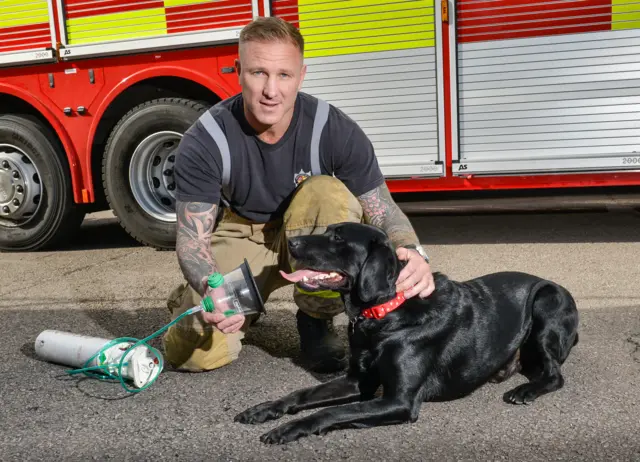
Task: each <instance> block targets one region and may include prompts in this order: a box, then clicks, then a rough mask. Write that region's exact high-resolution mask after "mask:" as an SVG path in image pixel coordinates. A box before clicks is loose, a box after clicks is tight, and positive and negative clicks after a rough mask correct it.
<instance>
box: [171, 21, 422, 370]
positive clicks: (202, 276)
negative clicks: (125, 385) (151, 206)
mask: <svg viewBox="0 0 640 462" xmlns="http://www.w3.org/2000/svg"><path fill="white" fill-rule="evenodd" d="M303 52H304V41H303V38H302V36H301V35H300V33H299V31H298V30H297V29H296V28H295V27H294V26H292V25H291V24H289V23H287V22H285V21H283V20H282V19H279V18H258V19H256V20H254V21H253V22H251V23H250V24H249V25H247V26H246V27H245V28H244V29H243V30H242V33H241V35H240V43H239V60H238V61H237V62H236V68H237V73H238V76H239V82H240V86H241V88H242V92H241V93H240V94H238V95H236V96H233V97H231V98H228V99H226V100H224V101H222V102H220V103H218V104H216V105H215V106H214V107H212V108H211V109H209V110H208V111H207V112H205V113H204V114H203V115H202V116H201V117H200V119H199V120H198V121H196V123H194V124H193V126H192V127H191V128H190V129H189V130H188V131H187V132H186V133H185V134H184V136H183V138H182V141H181V143H180V146H179V148H178V152H177V155H176V164H175V171H174V176H175V181H176V200H177V204H176V209H177V210H176V213H177V222H178V224H177V242H176V247H177V249H176V251H177V256H178V261H179V264H180V268H181V270H182V273H183V275H184V278H185V279H186V282H185V283H184V284H182V285H180V286H179V287H178V288H176V289H175V290H174V291H173V292H172V293H171V295H170V297H169V301H168V307H169V309H170V311H171V312H172V317H173V319H175V318H176V317H178V316H179V315H180V314H182V313H183V312H184V311H185V310H187V309H189V308H191V307H193V306H195V305H197V304H199V303H200V300H201V299H202V297H203V296H205V295H207V291H208V290H209V289H208V287H207V278H208V276H209V275H210V274H211V273H213V272H216V271H217V272H220V273H222V274H226V273H228V272H230V271H231V270H233V269H235V268H236V267H238V266H239V265H240V264H241V263H242V262H243V261H244V259H245V258H246V259H247V261H248V262H249V266H250V267H251V271H252V272H253V274H254V276H255V279H256V283H257V285H258V288H259V290H260V292H261V295H262V298H263V300H264V301H265V302H266V300H267V299H268V298H269V295H270V294H271V293H272V292H273V291H274V290H276V289H279V288H281V287H283V286H285V285H287V284H290V283H289V282H288V281H287V280H285V279H284V278H282V277H281V276H280V270H283V271H285V272H287V273H289V272H291V271H292V270H294V269H295V261H292V259H291V258H290V256H289V254H288V252H287V239H288V238H289V237H292V236H299V235H303V234H320V233H323V232H324V231H325V229H326V227H327V226H328V225H330V224H334V223H339V222H344V221H353V222H362V221H363V222H367V223H371V224H373V225H376V226H379V227H380V228H382V229H384V230H385V231H386V232H387V233H388V234H389V236H390V238H391V240H392V242H393V243H394V245H395V246H396V248H397V253H398V256H399V258H401V259H403V260H408V264H407V266H406V268H405V269H404V270H403V272H402V273H401V274H400V276H399V278H398V290H399V291H406V292H405V295H406V297H408V298H410V297H413V296H421V297H427V296H428V295H429V294H430V293H431V292H432V291H433V288H434V284H433V276H432V274H431V270H430V267H429V264H428V258H427V257H426V254H425V253H424V250H423V249H422V247H421V246H420V244H419V241H418V238H417V236H416V234H415V232H414V230H413V228H412V226H411V224H410V222H409V220H408V219H407V217H406V216H405V215H404V214H403V213H402V212H401V211H400V209H399V208H398V206H397V205H396V204H395V203H394V201H393V199H392V198H391V195H390V193H389V190H388V189H387V188H386V185H385V182H384V177H383V175H382V172H381V171H380V168H379V166H378V163H377V160H376V156H375V152H374V150H373V146H372V144H371V142H370V140H369V139H368V138H367V136H366V135H365V133H364V131H363V130H362V129H361V128H360V127H359V126H358V125H357V123H356V122H354V121H353V120H352V119H351V118H349V117H348V116H347V115H346V114H345V113H343V112H342V111H340V110H339V109H337V108H336V107H334V106H332V105H330V104H327V103H326V102H324V101H322V100H320V99H318V98H314V97H312V96H310V95H308V94H305V93H302V92H301V91H300V89H301V88H302V82H303V80H304V76H305V73H306V66H305V65H304V60H303ZM221 202H224V203H225V205H226V206H225V207H224V208H223V210H222V211H221V210H219V204H220V203H221ZM220 212H222V213H221V214H222V217H221V219H220V221H219V223H218V224H217V226H216V223H217V217H218V215H219V214H220ZM294 300H295V303H296V305H297V306H298V308H299V309H298V312H297V314H296V318H297V327H298V332H299V334H300V347H301V351H302V354H303V357H304V359H305V360H306V361H307V362H308V363H309V366H310V369H312V370H315V371H318V372H334V371H338V370H340V369H342V368H343V367H344V366H345V362H344V360H345V351H344V349H343V347H342V346H341V345H340V344H339V342H338V338H337V336H336V335H335V333H334V332H333V329H332V326H333V324H332V319H333V317H334V316H336V315H337V314H339V313H341V312H342V311H343V310H344V307H343V306H342V302H341V300H340V297H339V295H338V294H337V293H334V292H332V291H326V292H305V291H303V290H302V289H301V288H299V287H298V286H297V285H295V286H294ZM253 320H254V319H246V318H245V317H244V316H242V315H234V316H231V317H229V318H226V317H225V316H224V315H222V314H221V313H215V312H214V313H198V314H197V315H193V316H187V317H185V318H183V319H182V320H181V321H179V322H178V323H177V324H175V325H173V326H172V327H171V328H170V329H169V330H168V331H167V333H166V334H165V336H164V349H165V357H166V360H167V361H168V362H169V363H170V364H172V365H173V366H174V367H176V368H178V369H182V370H188V371H204V370H211V369H216V368H218V367H221V366H224V365H226V364H229V363H230V362H231V361H233V360H235V359H236V358H237V357H238V354H239V352H240V349H241V340H242V338H243V337H244V332H245V331H246V329H247V328H248V326H250V325H251V324H252V322H253Z"/></svg>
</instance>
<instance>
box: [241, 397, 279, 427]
mask: <svg viewBox="0 0 640 462" xmlns="http://www.w3.org/2000/svg"><path fill="white" fill-rule="evenodd" d="M283 415H284V410H283V409H281V408H280V406H278V404H277V402H274V401H267V402H265V403H261V404H258V405H257V406H253V407H251V408H249V409H247V410H246V411H243V412H241V413H240V414H238V415H237V416H235V418H234V419H233V420H234V421H235V422H240V423H243V424H258V423H263V422H266V421H267V420H274V419H279V418H280V417H282V416H283Z"/></svg>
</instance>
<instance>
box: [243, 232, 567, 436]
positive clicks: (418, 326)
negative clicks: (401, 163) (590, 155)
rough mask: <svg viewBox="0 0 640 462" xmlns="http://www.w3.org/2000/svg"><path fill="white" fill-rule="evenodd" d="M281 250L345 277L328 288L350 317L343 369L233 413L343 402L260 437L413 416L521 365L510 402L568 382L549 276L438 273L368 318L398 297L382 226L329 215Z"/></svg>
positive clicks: (263, 415)
mask: <svg viewBox="0 0 640 462" xmlns="http://www.w3.org/2000/svg"><path fill="white" fill-rule="evenodd" d="M289 250H290V252H291V255H292V256H293V257H294V258H295V259H296V261H297V263H298V264H299V265H300V267H305V268H310V269H314V270H319V271H336V272H339V273H341V274H342V275H344V276H345V278H344V281H343V283H342V284H341V285H340V286H334V287H331V288H332V289H334V290H338V291H340V292H341V293H342V297H343V300H344V303H345V309H346V314H347V315H348V316H349V319H350V320H351V322H350V329H349V343H350V352H351V358H350V364H349V369H348V372H347V374H346V375H345V376H343V377H340V378H338V379H335V380H333V381H330V382H327V383H323V384H321V385H318V386H314V387H311V388H307V389H303V390H299V391H296V392H293V393H291V394H289V395H287V396H285V397H283V398H281V399H278V400H276V401H270V402H266V403H262V404H259V405H257V406H254V407H252V408H250V409H247V410H246V411H244V412H242V413H241V414H239V415H237V416H236V418H235V420H236V421H238V422H242V423H250V424H255V423H261V422H265V421H266V420H270V419H277V418H279V417H281V416H283V415H284V414H295V413H297V412H299V411H302V410H306V409H312V408H317V407H323V406H334V405H338V404H343V406H337V407H330V408H327V409H323V410H320V411H318V412H316V413H314V414H311V415H310V416H308V417H305V418H302V419H297V420H293V421H291V422H289V423H287V424H285V425H282V426H280V427H278V428H275V429H274V430H272V431H270V432H268V433H266V434H264V435H262V437H261V440H262V441H263V442H266V443H286V442H289V441H293V440H296V439H298V438H300V437H303V436H307V435H310V434H324V433H326V432H328V431H330V430H333V429H338V428H349V427H351V428H360V427H371V426H378V425H388V424H398V423H403V422H415V421H416V420H417V418H418V414H419V411H420V407H421V403H422V402H425V401H442V400H452V399H457V398H461V397H464V396H466V395H469V394H470V393H472V392H473V391H474V390H476V389H477V388H479V387H481V386H482V385H484V384H486V383H487V382H501V381H503V380H506V379H508V378H509V377H510V376H512V375H513V374H515V373H517V372H522V374H523V375H525V376H526V377H527V378H528V379H529V382H527V383H524V384H522V385H520V386H518V387H516V388H514V389H513V390H511V391H509V392H507V393H506V394H505V396H504V399H505V400H506V401H507V402H510V403H514V404H523V403H524V404H527V403H531V402H532V401H534V400H535V399H536V398H538V397H539V396H541V395H543V394H545V393H550V392H553V391H555V390H558V389H560V388H561V387H562V386H563V384H564V379H563V377H562V374H561V372H560V366H561V365H562V364H563V363H564V361H565V360H566V359H567V356H568V355H569V352H570V351H571V349H572V347H573V346H574V345H575V344H576V343H577V342H578V333H577V328H578V312H577V309H576V304H575V302H574V299H573V298H572V296H571V294H570V293H569V292H568V291H567V290H566V289H565V288H563V287H561V286H559V285H558V284H555V283H554V282H551V281H548V280H544V279H541V278H539V277H536V276H532V275H529V274H525V273H519V272H500V273H494V274H488V275H485V276H483V277H479V278H476V279H472V280H470V281H466V282H455V281H452V280H450V279H448V278H447V276H445V275H443V274H440V273H434V279H435V284H436V289H435V291H434V292H433V293H432V294H431V295H430V296H429V297H427V298H425V299H420V298H419V297H417V296H416V297H412V298H410V299H408V300H407V301H406V302H405V303H404V304H403V305H401V306H400V307H399V308H398V309H396V310H394V311H392V312H390V313H388V314H387V315H386V316H385V317H384V318H382V319H368V318H364V317H363V316H362V315H361V312H362V310H364V309H366V308H368V307H371V306H374V305H377V304H381V303H384V302H386V301H388V300H391V299H393V298H394V297H395V296H396V291H395V283H396V280H397V278H398V274H399V272H400V271H401V269H402V267H403V262H401V261H399V260H398V258H397V257H396V253H395V251H394V249H393V247H392V245H391V243H390V241H389V239H388V237H387V235H386V234H385V233H384V232H383V231H381V230H380V229H378V228H376V227H373V226H368V225H364V224H356V223H342V224H339V225H332V226H330V227H329V228H328V229H327V231H326V232H325V233H324V234H323V235H313V236H303V237H297V238H292V239H290V241H289ZM319 288H320V289H323V288H324V289H326V288H328V287H323V286H322V285H321V287H319ZM379 386H382V389H383V392H382V394H381V396H380V395H378V396H377V395H376V391H377V390H378V388H379ZM347 403H348V404H347Z"/></svg>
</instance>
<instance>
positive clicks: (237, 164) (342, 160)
mask: <svg viewBox="0 0 640 462" xmlns="http://www.w3.org/2000/svg"><path fill="white" fill-rule="evenodd" d="M317 102H318V100H317V99H316V98H314V97H312V96H310V95H308V94H306V93H302V92H299V93H298V97H297V99H296V103H295V108H294V114H293V118H292V121H291V125H290V126H289V128H288V129H287V131H286V133H285V134H284V136H283V137H282V138H281V139H280V140H279V141H278V142H277V143H275V144H269V143H265V142H264V141H262V140H260V139H259V138H258V137H257V136H256V134H255V131H254V130H253V129H252V128H251V126H250V125H249V124H248V122H247V121H246V118H245V116H244V110H243V102H242V94H238V95H236V96H233V97H231V98H228V99H226V100H224V101H221V102H220V103H218V104H216V105H215V106H213V107H212V108H211V109H209V112H210V113H211V115H212V116H213V118H214V119H215V121H216V122H217V123H218V125H219V126H220V128H221V129H222V131H223V132H224V133H225V135H226V138H227V142H228V144H229V151H230V155H231V171H230V182H229V189H228V194H229V197H226V196H225V199H226V200H227V201H228V202H229V205H230V207H231V208H232V209H233V210H234V211H235V212H236V213H238V214H239V215H240V216H242V217H244V218H247V219H249V220H253V221H255V222H258V223H265V222H267V221H271V220H274V219H277V218H280V217H282V215H283V213H284V211H285V210H286V208H287V206H288V204H289V202H290V200H291V196H292V193H293V192H294V191H295V189H296V187H297V186H298V184H299V183H300V182H301V180H303V179H304V178H305V176H307V175H308V176H310V175H311V160H310V144H311V136H312V129H313V122H314V117H315V113H316V106H317ZM320 168H321V172H322V174H324V175H335V177H336V178H338V179H339V180H341V181H342V182H343V183H344V184H345V186H346V187H347V188H348V189H349V190H350V191H351V193H352V194H354V195H355V196H359V195H361V194H364V193H365V192H367V191H370V190H371V189H373V188H376V187H378V186H380V185H381V184H383V182H384V176H383V175H382V172H381V171H380V167H379V165H378V161H377V159H376V156H375V153H374V149H373V146H372V144H371V141H370V140H369V138H368V137H367V136H366V135H365V133H364V132H363V130H362V129H361V128H360V127H359V126H358V125H357V124H356V122H354V121H353V120H352V119H351V118H350V117H349V116H347V115H346V114H345V113H344V112H342V111H341V110H339V109H337V108H336V107H334V106H331V105H330V109H329V116H328V119H327V123H326V125H325V127H324V130H323V131H322V135H321V138H320ZM175 182H176V198H177V199H178V200H179V201H184V202H206V203H211V204H219V203H220V199H221V187H222V156H221V154H220V150H219V149H218V147H217V145H216V143H215V142H214V141H213V139H212V138H211V136H210V135H209V133H208V132H207V130H206V129H205V128H204V127H203V125H202V124H201V122H200V121H197V122H196V123H194V124H193V125H192V126H191V127H190V128H189V130H187V132H186V133H185V134H184V136H183V138H182V141H181V142H180V146H179V147H178V150H177V155H176V164H175Z"/></svg>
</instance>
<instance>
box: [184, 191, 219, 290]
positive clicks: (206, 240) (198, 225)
mask: <svg viewBox="0 0 640 462" xmlns="http://www.w3.org/2000/svg"><path fill="white" fill-rule="evenodd" d="M217 209H218V207H217V206H216V205H214V204H207V203H203V202H180V201H178V202H176V213H177V220H178V226H177V237H176V252H177V255H178V262H179V264H180V269H181V270H182V273H183V274H184V277H185V279H186V280H187V281H188V282H189V284H190V285H191V287H193V288H194V289H195V290H196V291H197V292H198V293H199V294H200V295H201V296H202V295H204V290H205V284H206V280H207V278H208V277H209V275H210V274H211V273H213V272H215V271H218V269H217V265H216V261H215V259H214V258H213V255H212V254H211V234H212V233H213V227H214V225H215V220H216V212H217Z"/></svg>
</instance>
